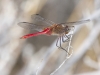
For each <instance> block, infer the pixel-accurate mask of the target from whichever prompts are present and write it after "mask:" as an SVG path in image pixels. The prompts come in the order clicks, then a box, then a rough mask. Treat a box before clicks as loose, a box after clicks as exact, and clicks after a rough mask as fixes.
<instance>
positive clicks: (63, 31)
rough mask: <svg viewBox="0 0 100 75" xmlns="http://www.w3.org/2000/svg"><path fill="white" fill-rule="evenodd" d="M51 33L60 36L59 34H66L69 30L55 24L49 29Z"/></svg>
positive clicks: (66, 27)
mask: <svg viewBox="0 0 100 75" xmlns="http://www.w3.org/2000/svg"><path fill="white" fill-rule="evenodd" d="M51 31H52V33H53V34H54V35H55V34H56V35H60V34H68V33H69V31H70V28H69V27H68V26H64V25H61V24H55V25H53V26H52V27H51Z"/></svg>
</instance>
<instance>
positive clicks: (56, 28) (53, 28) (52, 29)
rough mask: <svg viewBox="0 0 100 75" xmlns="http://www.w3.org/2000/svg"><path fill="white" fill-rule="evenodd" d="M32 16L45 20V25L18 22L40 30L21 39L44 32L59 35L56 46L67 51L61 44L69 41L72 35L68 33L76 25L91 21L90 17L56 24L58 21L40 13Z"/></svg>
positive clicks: (20, 24) (23, 25)
mask: <svg viewBox="0 0 100 75" xmlns="http://www.w3.org/2000/svg"><path fill="white" fill-rule="evenodd" d="M31 18H32V19H33V20H36V21H38V22H43V23H44V25H37V24H34V23H29V22H20V23H18V25H19V26H21V27H23V28H25V29H29V30H37V31H38V32H36V33H31V34H27V35H24V36H22V37H21V39H26V38H30V37H33V36H38V35H42V34H46V35H58V36H59V37H58V39H57V42H56V46H57V47H58V48H60V49H63V50H65V51H66V49H64V48H63V47H62V46H61V43H62V42H67V41H69V38H70V36H71V35H67V34H68V33H69V32H70V31H71V30H72V29H74V25H80V24H84V23H87V22H89V21H90V20H89V19H88V20H82V21H76V22H67V23H59V24H56V23H54V22H52V21H50V20H47V19H45V18H43V17H41V16H40V15H39V14H35V15H32V16H31ZM45 24H46V25H45ZM64 38H67V40H64ZM58 41H59V42H60V44H59V45H58ZM66 52H67V51H66Z"/></svg>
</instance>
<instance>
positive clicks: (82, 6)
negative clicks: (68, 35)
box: [0, 0, 100, 75]
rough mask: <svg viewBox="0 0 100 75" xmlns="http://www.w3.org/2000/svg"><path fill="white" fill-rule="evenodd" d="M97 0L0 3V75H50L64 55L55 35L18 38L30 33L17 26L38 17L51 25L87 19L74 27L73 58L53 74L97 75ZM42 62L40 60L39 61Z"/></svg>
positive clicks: (99, 39) (99, 37)
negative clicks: (38, 15)
mask: <svg viewBox="0 0 100 75" xmlns="http://www.w3.org/2000/svg"><path fill="white" fill-rule="evenodd" d="M99 4H100V0H0V75H36V71H37V68H38V67H39V71H38V74H37V75H50V73H52V72H53V71H54V70H55V69H56V68H58V66H59V65H60V64H61V63H62V62H63V60H64V59H65V57H66V53H65V51H63V50H59V49H58V48H57V47H56V39H57V36H46V35H41V36H36V37H32V38H29V39H20V37H21V36H23V35H25V34H28V33H32V32H34V31H30V30H26V29H24V28H21V27H20V26H18V23H19V22H32V19H31V15H32V14H40V15H41V16H43V17H44V18H46V19H49V20H51V21H53V22H55V23H64V22H74V21H78V20H85V19H91V21H90V22H88V23H86V24H83V25H77V26H75V31H74V35H73V38H72V42H71V45H72V47H73V55H72V56H71V57H70V58H69V59H68V60H67V61H66V63H65V64H64V65H63V66H62V67H61V68H60V69H59V70H58V71H57V72H56V73H55V74H54V75H100V21H99V20H100V5H99ZM42 59H43V60H42ZM41 60H42V61H41Z"/></svg>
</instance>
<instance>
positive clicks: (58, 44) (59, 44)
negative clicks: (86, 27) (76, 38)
mask: <svg viewBox="0 0 100 75" xmlns="http://www.w3.org/2000/svg"><path fill="white" fill-rule="evenodd" d="M62 38H63V36H60V37H58V39H57V42H56V46H57V47H58V48H60V49H62V50H64V51H66V53H68V54H69V52H68V51H67V50H66V49H64V48H63V47H62ZM58 41H59V42H58ZM69 55H70V54H69Z"/></svg>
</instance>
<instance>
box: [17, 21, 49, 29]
mask: <svg viewBox="0 0 100 75" xmlns="http://www.w3.org/2000/svg"><path fill="white" fill-rule="evenodd" d="M18 25H19V26H21V27H22V28H25V29H28V30H38V31H40V30H43V28H45V27H47V26H45V25H36V24H33V23H28V22H19V23H18Z"/></svg>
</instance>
